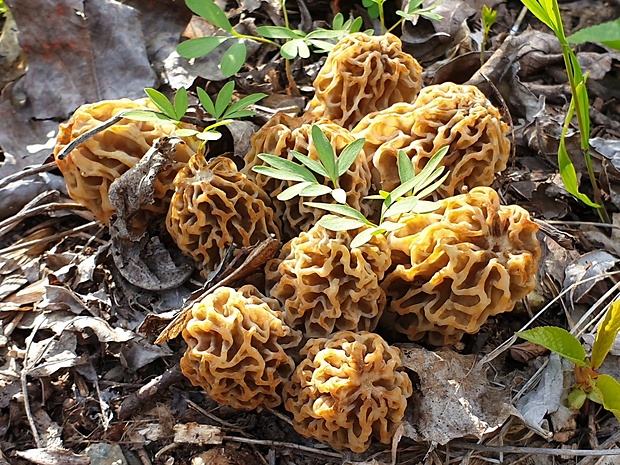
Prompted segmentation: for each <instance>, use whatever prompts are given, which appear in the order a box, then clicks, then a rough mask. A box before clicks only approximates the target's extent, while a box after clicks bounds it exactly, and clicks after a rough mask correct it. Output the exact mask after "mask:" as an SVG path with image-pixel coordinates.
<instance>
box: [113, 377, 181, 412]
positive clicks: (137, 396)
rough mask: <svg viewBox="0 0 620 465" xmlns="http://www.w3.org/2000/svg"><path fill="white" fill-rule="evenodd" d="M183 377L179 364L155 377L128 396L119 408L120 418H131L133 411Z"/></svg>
mask: <svg viewBox="0 0 620 465" xmlns="http://www.w3.org/2000/svg"><path fill="white" fill-rule="evenodd" d="M181 379H183V374H182V373H181V368H180V367H179V365H174V366H173V367H172V368H169V369H167V370H166V371H165V372H164V373H163V374H161V375H159V376H157V377H156V378H153V379H152V380H151V381H149V382H148V383H147V384H145V385H144V386H142V387H141V388H140V389H138V390H137V391H136V392H134V393H132V394H130V395H129V396H127V398H126V399H125V400H124V401H123V403H122V404H121V407H120V409H119V410H118V418H119V419H120V420H125V419H127V418H129V416H130V415H131V414H132V413H134V412H135V411H136V410H138V409H139V408H141V407H143V406H144V404H146V403H147V402H148V401H149V400H151V399H152V398H153V397H155V396H156V395H157V394H159V393H161V392H163V391H165V390H166V389H168V388H169V387H170V386H172V385H173V384H175V383H177V382H179V381H180V380H181Z"/></svg>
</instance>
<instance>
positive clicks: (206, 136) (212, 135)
mask: <svg viewBox="0 0 620 465" xmlns="http://www.w3.org/2000/svg"><path fill="white" fill-rule="evenodd" d="M196 137H197V138H198V139H200V140H204V141H209V140H218V139H220V138H221V137H222V133H221V132H218V131H202V132H199V133H198V134H196Z"/></svg>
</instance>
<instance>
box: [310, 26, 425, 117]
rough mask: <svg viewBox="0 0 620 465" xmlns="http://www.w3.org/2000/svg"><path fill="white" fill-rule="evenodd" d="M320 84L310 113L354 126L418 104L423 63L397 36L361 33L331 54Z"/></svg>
mask: <svg viewBox="0 0 620 465" xmlns="http://www.w3.org/2000/svg"><path fill="white" fill-rule="evenodd" d="M314 88H315V90H316V94H315V97H314V98H313V99H312V101H311V102H310V107H309V110H308V112H307V114H309V115H312V116H313V117H315V118H326V119H328V120H330V121H333V122H334V123H337V124H339V125H341V126H342V127H344V128H347V129H351V128H353V127H354V126H355V125H356V124H357V123H358V122H359V121H360V120H361V119H362V118H363V117H364V116H366V115H367V114H369V113H372V112H375V111H379V110H383V109H385V108H388V107H389V106H390V105H392V104H394V103H396V102H413V101H414V100H415V98H416V96H417V95H418V92H420V89H421V88H422V67H421V66H420V65H419V63H418V62H417V61H416V60H415V58H413V57H412V56H411V55H409V54H407V53H405V52H403V50H402V42H401V41H400V39H399V38H398V37H396V36H395V35H393V34H389V33H388V34H385V35H381V36H369V35H368V34H365V33H363V32H357V33H355V34H348V35H347V36H346V37H344V38H343V39H342V40H341V41H340V42H338V43H337V44H336V46H335V47H334V49H333V50H332V51H331V52H330V53H329V55H328V56H327V60H326V61H325V65H323V68H322V69H321V71H320V72H319V74H318V76H317V77H316V79H315V80H314Z"/></svg>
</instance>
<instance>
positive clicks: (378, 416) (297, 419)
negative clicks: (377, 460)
mask: <svg viewBox="0 0 620 465" xmlns="http://www.w3.org/2000/svg"><path fill="white" fill-rule="evenodd" d="M301 355H302V356H303V357H305V358H304V359H303V360H302V361H301V363H300V364H299V365H298V366H297V368H296V369H295V372H294V373H293V376H292V377H291V380H290V381H289V382H288V383H287V384H286V385H285V387H284V405H285V408H286V409H287V410H288V411H289V412H291V413H292V414H293V417H294V418H293V426H294V428H295V430H296V431H297V432H298V433H300V434H302V435H303V436H305V437H312V438H315V439H318V440H320V441H324V442H326V443H328V444H329V445H330V446H332V447H333V448H334V449H345V448H346V449H350V450H352V451H353V452H364V451H365V450H366V449H368V446H369V445H370V442H371V440H372V438H375V439H378V440H379V441H380V442H382V443H384V444H389V443H390V441H391V439H392V436H393V435H394V432H395V430H396V428H397V427H398V425H399V424H400V422H401V421H402V419H403V416H404V412H405V407H406V406H407V398H408V397H410V396H411V395H412V394H413V388H412V384H411V380H410V379H409V377H408V376H407V374H406V373H405V371H404V369H403V367H402V363H401V359H400V352H399V350H398V349H396V348H394V347H390V346H389V345H388V344H387V343H386V342H385V341H384V340H383V339H382V338H381V336H379V335H377V334H374V333H369V332H365V331H363V332H360V333H357V334H356V333H353V332H350V331H341V332H338V333H336V334H334V335H333V336H331V337H329V338H319V339H310V340H309V341H308V342H307V343H306V345H305V346H304V348H303V349H302V350H301Z"/></svg>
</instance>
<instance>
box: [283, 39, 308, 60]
mask: <svg viewBox="0 0 620 465" xmlns="http://www.w3.org/2000/svg"><path fill="white" fill-rule="evenodd" d="M280 55H282V56H283V57H284V58H286V59H287V60H293V59H295V58H297V57H298V56H299V57H301V58H308V57H309V56H310V49H309V48H308V45H307V44H306V43H305V42H304V39H293V40H290V41H288V42H286V43H285V44H284V45H282V48H280Z"/></svg>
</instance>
